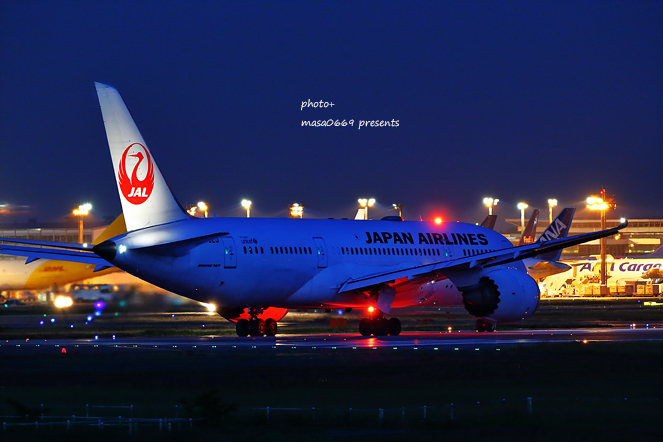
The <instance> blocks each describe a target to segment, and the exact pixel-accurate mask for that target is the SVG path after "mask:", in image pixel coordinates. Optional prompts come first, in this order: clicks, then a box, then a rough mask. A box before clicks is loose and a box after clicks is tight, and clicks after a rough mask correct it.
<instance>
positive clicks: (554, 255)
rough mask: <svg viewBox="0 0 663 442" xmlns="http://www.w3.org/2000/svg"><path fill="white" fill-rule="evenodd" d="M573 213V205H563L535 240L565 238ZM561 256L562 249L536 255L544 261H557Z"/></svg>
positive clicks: (539, 241) (543, 240)
mask: <svg viewBox="0 0 663 442" xmlns="http://www.w3.org/2000/svg"><path fill="white" fill-rule="evenodd" d="M575 213H576V209H575V207H565V208H564V210H562V211H561V212H560V214H559V215H557V218H555V219H554V220H553V222H552V223H551V224H550V225H549V226H548V228H547V229H546V230H544V231H543V233H542V234H541V236H540V237H539V239H538V240H537V241H536V242H538V243H543V242H546V241H549V240H551V239H558V238H565V237H566V236H568V234H569V230H571V223H572V222H573V215H575ZM561 256H562V249H560V250H555V251H553V252H548V253H544V254H543V255H538V256H537V258H539V259H543V260H546V261H559V258H560V257H561Z"/></svg>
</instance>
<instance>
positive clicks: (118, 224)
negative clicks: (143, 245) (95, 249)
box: [92, 213, 127, 245]
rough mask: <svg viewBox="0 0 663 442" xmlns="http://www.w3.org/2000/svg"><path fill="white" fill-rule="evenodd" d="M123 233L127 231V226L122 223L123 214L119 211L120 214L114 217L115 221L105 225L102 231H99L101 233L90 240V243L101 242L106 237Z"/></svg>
mask: <svg viewBox="0 0 663 442" xmlns="http://www.w3.org/2000/svg"><path fill="white" fill-rule="evenodd" d="M123 233H127V226H126V225H125V224H124V214H123V213H120V216H118V217H117V218H115V221H113V222H112V223H111V224H110V225H109V226H108V227H106V228H105V229H104V231H103V232H101V234H100V235H99V236H98V237H97V239H95V240H94V241H92V244H94V245H97V244H101V243H102V242H104V241H106V240H107V239H111V238H114V237H116V236H119V235H122V234H123Z"/></svg>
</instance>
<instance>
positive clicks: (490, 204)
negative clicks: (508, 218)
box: [483, 198, 500, 215]
mask: <svg viewBox="0 0 663 442" xmlns="http://www.w3.org/2000/svg"><path fill="white" fill-rule="evenodd" d="M499 201H500V200H498V199H497V198H495V199H493V198H484V199H483V203H484V204H485V205H486V207H488V215H492V214H493V206H496V205H497V203H498V202H499Z"/></svg>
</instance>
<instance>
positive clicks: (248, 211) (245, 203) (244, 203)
mask: <svg viewBox="0 0 663 442" xmlns="http://www.w3.org/2000/svg"><path fill="white" fill-rule="evenodd" d="M242 207H244V208H245V209H246V217H247V218H251V201H249V200H242Z"/></svg>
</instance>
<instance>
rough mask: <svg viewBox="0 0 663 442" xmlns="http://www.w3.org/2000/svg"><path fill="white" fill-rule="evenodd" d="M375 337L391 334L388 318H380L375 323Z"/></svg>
mask: <svg viewBox="0 0 663 442" xmlns="http://www.w3.org/2000/svg"><path fill="white" fill-rule="evenodd" d="M373 334H374V335H375V336H387V335H388V334H389V321H388V320H387V318H380V319H378V320H377V321H375V329H374V330H373Z"/></svg>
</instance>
